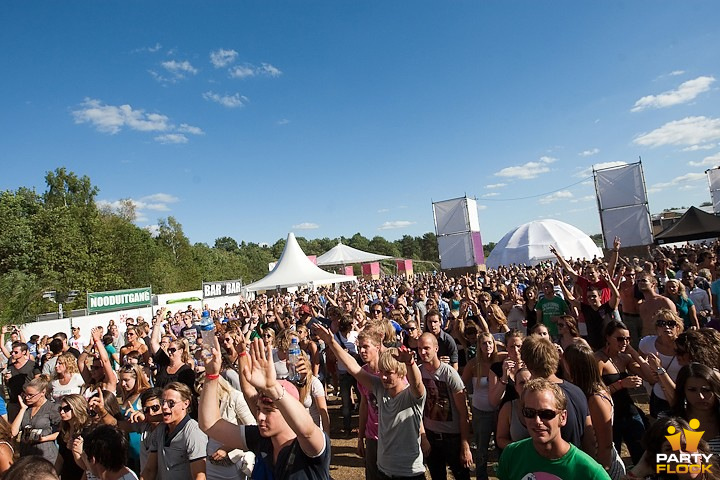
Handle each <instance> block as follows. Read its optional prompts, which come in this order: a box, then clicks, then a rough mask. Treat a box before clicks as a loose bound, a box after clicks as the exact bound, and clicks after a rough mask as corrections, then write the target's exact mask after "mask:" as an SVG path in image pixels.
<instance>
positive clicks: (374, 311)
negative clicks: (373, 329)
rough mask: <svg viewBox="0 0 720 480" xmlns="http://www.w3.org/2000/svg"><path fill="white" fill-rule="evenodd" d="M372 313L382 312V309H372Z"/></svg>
mask: <svg viewBox="0 0 720 480" xmlns="http://www.w3.org/2000/svg"><path fill="white" fill-rule="evenodd" d="M372 313H374V314H376V315H377V314H378V313H382V310H373V311H372Z"/></svg>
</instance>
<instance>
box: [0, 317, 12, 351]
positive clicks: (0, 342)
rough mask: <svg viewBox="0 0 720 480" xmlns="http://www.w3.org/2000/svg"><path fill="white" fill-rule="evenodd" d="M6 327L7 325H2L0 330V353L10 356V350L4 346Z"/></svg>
mask: <svg viewBox="0 0 720 480" xmlns="http://www.w3.org/2000/svg"><path fill="white" fill-rule="evenodd" d="M7 328H8V327H7V325H3V327H2V330H1V331H0V350H2V353H3V355H5V357H6V358H12V355H10V350H8V349H7V348H5V334H6V333H7Z"/></svg>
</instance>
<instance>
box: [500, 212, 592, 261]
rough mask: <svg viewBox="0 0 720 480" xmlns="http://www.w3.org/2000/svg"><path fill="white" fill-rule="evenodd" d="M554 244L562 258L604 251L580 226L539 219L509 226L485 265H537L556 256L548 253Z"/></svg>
mask: <svg viewBox="0 0 720 480" xmlns="http://www.w3.org/2000/svg"><path fill="white" fill-rule="evenodd" d="M550 246H554V247H555V248H556V249H557V251H558V253H559V254H560V255H562V256H563V258H587V259H588V260H590V259H592V258H593V257H595V256H597V257H598V258H600V257H602V256H603V254H602V252H601V251H600V249H599V248H598V247H597V245H595V242H593V241H592V239H591V238H590V237H589V236H588V235H586V234H585V233H583V232H582V231H581V230H579V229H577V228H575V227H573V226H572V225H569V224H567V223H565V222H561V221H559V220H539V221H535V222H529V223H525V224H523V225H520V226H519V227H517V228H515V229H513V230H511V231H510V232H508V233H507V234H505V236H504V237H503V238H502V239H501V240H500V241H499V242H498V244H497V245H496V246H495V248H494V249H493V251H492V252H490V256H489V257H488V259H487V262H486V265H487V266H488V267H489V268H498V267H499V266H501V265H510V264H513V263H514V264H526V265H537V264H538V263H540V262H543V261H545V260H553V259H555V255H553V254H552V253H550Z"/></svg>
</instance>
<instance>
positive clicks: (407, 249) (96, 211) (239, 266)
mask: <svg viewBox="0 0 720 480" xmlns="http://www.w3.org/2000/svg"><path fill="white" fill-rule="evenodd" d="M45 183H46V185H47V189H46V191H45V192H43V193H42V194H38V193H37V192H36V191H35V190H31V189H28V188H24V187H21V188H19V189H17V190H15V191H10V190H8V191H4V192H2V193H0V323H9V322H13V323H21V322H23V321H26V320H28V319H30V318H33V317H34V316H36V315H37V314H39V313H45V312H51V311H55V310H56V309H57V306H56V305H55V304H54V303H51V301H50V300H48V299H46V298H43V294H44V292H47V291H55V292H56V297H57V300H58V301H60V302H63V303H65V302H64V300H65V298H66V296H67V294H68V292H70V291H72V290H77V291H79V292H80V293H79V295H78V296H77V297H76V298H75V299H74V300H73V301H72V302H70V303H67V304H65V305H64V306H65V309H66V310H70V309H71V308H83V307H84V306H85V302H86V292H98V291H105V290H118V289H124V288H133V287H142V286H148V285H149V286H152V289H153V292H154V293H167V292H175V291H185V290H196V289H199V288H200V285H201V283H202V282H203V281H217V280H229V279H236V278H242V280H243V281H244V282H245V283H249V282H252V281H255V280H258V279H260V278H262V277H263V276H265V275H266V274H267V273H268V263H270V262H273V261H276V260H277V259H278V258H279V257H280V254H281V253H282V250H283V248H284V246H285V239H284V238H283V239H281V240H278V241H277V242H275V243H274V244H273V245H259V244H257V243H250V242H244V241H241V242H240V243H238V242H237V241H236V240H235V239H233V238H230V237H221V238H218V239H217V240H215V244H214V245H213V246H209V245H207V244H205V243H196V244H191V243H190V241H189V240H188V238H187V237H186V236H185V234H184V233H183V229H182V225H181V224H180V223H179V222H178V221H177V220H176V219H174V218H173V217H168V218H166V219H161V220H159V222H158V226H159V229H158V231H157V233H156V234H155V235H154V236H153V235H151V234H150V232H149V231H148V230H146V229H143V228H140V227H138V226H136V225H135V224H134V223H133V222H134V220H135V218H136V212H135V208H134V205H133V203H132V202H131V201H130V200H124V201H122V202H121V204H122V205H121V208H119V209H117V210H111V209H109V208H102V209H101V208H98V206H97V205H96V203H95V198H96V196H97V194H98V192H99V190H98V189H97V187H95V186H93V185H92V183H91V181H90V179H89V178H88V177H87V176H82V177H79V176H78V175H76V174H75V173H73V172H68V171H67V170H66V169H65V168H58V169H56V170H55V171H54V172H48V173H47V175H46V176H45ZM297 240H298V243H299V244H300V246H301V247H302V249H303V250H304V251H305V253H306V254H307V255H321V254H323V253H325V252H326V251H328V250H329V249H331V248H332V247H334V246H335V245H336V244H337V241H338V240H341V241H342V242H343V243H345V244H346V245H349V246H351V247H355V248H358V249H361V250H364V251H368V252H372V253H378V254H382V255H389V256H392V257H402V258H412V259H415V260H421V261H426V262H433V263H425V262H416V263H415V271H424V270H432V269H435V268H438V266H437V262H438V261H439V260H438V249H437V241H436V238H435V234H434V233H426V234H425V235H423V236H422V237H412V236H409V235H406V236H403V237H402V238H401V239H399V240H396V241H394V242H390V241H388V240H386V239H384V238H382V237H380V236H376V237H373V238H372V239H368V238H366V237H364V236H362V235H360V234H359V233H356V234H355V235H353V236H352V237H349V238H346V237H341V238H340V239H330V238H321V239H313V240H308V239H305V238H303V237H298V238H297ZM383 269H384V270H385V271H386V272H393V271H394V267H393V264H392V262H384V265H383ZM356 273H359V272H356Z"/></svg>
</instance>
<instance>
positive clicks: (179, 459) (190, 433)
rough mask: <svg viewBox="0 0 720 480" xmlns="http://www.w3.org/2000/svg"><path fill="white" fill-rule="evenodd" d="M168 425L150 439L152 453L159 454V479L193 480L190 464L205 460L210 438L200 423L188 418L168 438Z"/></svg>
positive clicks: (158, 428) (162, 426) (155, 432)
mask: <svg viewBox="0 0 720 480" xmlns="http://www.w3.org/2000/svg"><path fill="white" fill-rule="evenodd" d="M167 433H168V432H167V425H160V426H158V427H157V428H156V429H155V431H154V432H153V434H152V437H151V438H150V442H149V444H150V451H151V452H157V462H158V465H157V478H158V479H159V480H177V479H180V478H192V475H191V472H190V464H191V463H192V462H194V461H195V460H200V459H203V458H205V455H206V448H207V442H208V438H207V435H205V434H204V433H203V432H202V430H200V426H199V425H198V423H197V422H196V421H195V420H193V419H191V418H190V416H189V415H188V416H186V417H185V418H184V419H183V420H182V421H181V422H180V425H178V426H177V428H176V429H175V431H174V432H173V433H172V434H171V435H170V436H169V437H168V436H167Z"/></svg>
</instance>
